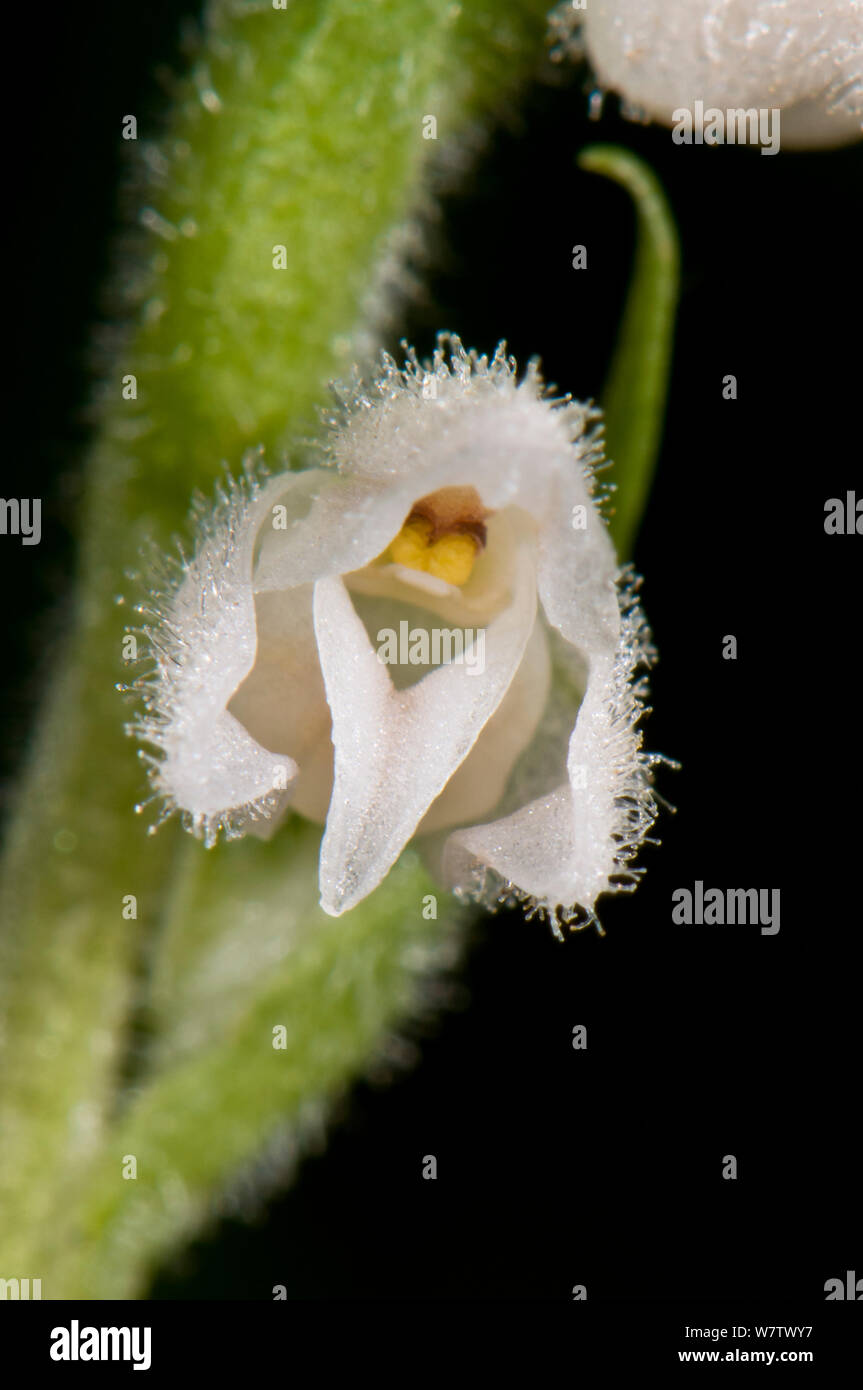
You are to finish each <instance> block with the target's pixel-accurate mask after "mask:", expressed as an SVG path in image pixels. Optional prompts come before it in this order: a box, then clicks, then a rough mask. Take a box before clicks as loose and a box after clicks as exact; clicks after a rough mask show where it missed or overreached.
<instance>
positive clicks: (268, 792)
mask: <svg viewBox="0 0 863 1390" xmlns="http://www.w3.org/2000/svg"><path fill="white" fill-rule="evenodd" d="M280 486H281V488H282V489H283V488H284V484H283V483H282V484H280ZM271 487H272V485H269V486H268V487H267V488H265V489H264V490H263V491H262V492H261V491H259V490H258V489H257V488H254V487H253V488H252V490H251V496H249V494H248V492H247V490H246V489H245V488H242V487H240V488H235V489H234V490H233V492H232V493H231V495H230V496H227V497H223V498H222V500H221V502H220V505H219V506H218V508H217V509H216V512H215V514H214V516H213V517H212V519H211V521H210V522H209V524H208V526H207V528H206V529H205V532H204V535H203V538H202V540H201V542H200V543H199V545H198V549H197V551H196V553H195V556H194V558H193V559H192V560H191V561H190V562H189V563H188V565H187V566H186V569H185V573H184V575H183V578H182V580H181V582H180V584H179V586H178V587H177V589H176V590H175V592H174V593H173V595H172V596H171V597H170V598H169V600H168V603H167V606H166V609H165V611H164V612H163V613H162V615H161V626H160V628H159V629H158V632H151V633H150V636H151V639H152V646H153V652H154V656H155V660H156V670H155V672H154V673H153V675H152V676H151V677H150V678H149V680H148V681H147V682H146V683H145V687H144V696H145V703H146V705H147V717H146V718H145V719H144V720H143V721H142V722H141V723H140V725H139V726H138V732H139V734H140V736H141V737H142V738H143V739H144V740H145V741H147V742H149V743H151V744H152V745H154V746H155V747H156V748H157V749H159V751H160V753H161V758H160V760H159V761H158V762H156V763H155V765H154V771H153V781H154V785H155V786H156V788H157V790H158V791H159V792H160V793H161V794H162V796H163V797H164V798H165V801H166V803H167V805H168V807H170V808H176V809H179V810H180V811H181V812H182V813H183V815H184V817H185V819H186V821H187V823H188V825H189V827H190V828H191V829H192V830H193V831H194V832H195V834H197V835H200V836H201V837H202V838H203V839H204V840H205V841H206V843H208V844H211V843H212V842H213V841H214V840H215V838H216V836H217V834H218V831H219V830H220V829H223V830H225V831H226V832H227V833H228V834H229V835H233V834H239V833H242V832H243V831H245V830H248V829H251V828H258V827H260V826H263V825H267V826H268V828H270V829H272V828H273V826H274V824H275V821H274V820H273V817H275V816H276V815H277V814H278V813H279V812H280V811H281V810H282V809H283V808H284V805H285V803H286V800H287V791H286V784H287V785H289V784H290V782H291V780H292V779H293V778H294V777H295V776H296V773H297V767H296V763H295V762H294V761H293V759H292V758H291V757H290V756H289V755H288V753H287V750H269V749H266V748H264V747H262V746H261V745H260V744H259V743H258V741H257V740H256V739H255V738H253V737H252V736H251V735H250V734H249V733H248V731H247V730H246V729H245V728H244V727H243V725H242V724H241V723H239V722H238V720H237V719H235V718H234V717H233V716H232V715H231V714H229V713H228V712H227V704H228V701H229V700H230V698H231V696H232V695H233V693H234V691H235V690H236V689H237V687H238V686H239V685H240V684H241V682H242V681H243V679H244V678H245V676H246V675H247V674H248V672H249V671H250V670H251V667H252V664H253V662H254V659H255V648H256V633H255V608H254V597H253V593H252V559H253V549H254V540H255V534H256V531H257V528H258V525H259V524H260V521H261V518H262V517H263V516H264V515H266V512H267V508H268V505H269V501H270V497H271ZM274 752H275V753H276V754H277V756H274Z"/></svg>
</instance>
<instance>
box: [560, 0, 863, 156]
mask: <svg viewBox="0 0 863 1390" xmlns="http://www.w3.org/2000/svg"><path fill="white" fill-rule="evenodd" d="M556 18H557V24H556V28H557V29H560V26H561V25H563V26H566V25H567V24H568V23H576V22H577V21H578V20H579V19H580V20H581V21H582V24H583V31H582V32H583V37H584V42H585V45H586V48H587V54H588V57H589V59H590V62H591V64H592V66H593V68H594V70H595V72H596V74H597V77H598V79H599V81H600V83H601V84H602V85H603V86H604V87H607V88H610V89H611V90H613V91H616V92H620V93H621V94H622V95H623V96H624V97H626V98H627V99H628V101H629V102H630V103H631V104H632V105H633V106H635V107H639V108H641V109H643V110H644V111H645V112H646V113H647V115H649V116H651V117H652V118H653V119H654V120H657V121H661V122H663V123H665V124H666V125H670V124H671V123H672V121H673V119H674V118H673V115H672V113H673V112H674V111H675V110H677V109H678V108H681V107H688V108H690V109H691V108H692V106H693V103H694V102H695V101H702V102H703V103H704V105H705V107H711V106H712V107H718V108H720V109H721V110H727V109H729V108H732V109H737V108H739V107H743V108H752V107H754V108H756V109H759V108H770V107H779V108H781V110H782V126H781V131H782V136H781V138H782V143H783V144H785V145H787V146H789V147H791V146H793V145H800V146H806V145H830V144H842V143H843V142H845V141H847V140H852V139H855V138H859V136H860V134H861V129H863V0H821V3H818V4H814V3H811V0H590V3H589V5H588V6H587V8H586V9H585V10H584V11H583V12H581V11H574V10H573V9H572V8H571V7H570V6H568V5H567V6H565V7H561V9H560V10H558V11H557V12H556Z"/></svg>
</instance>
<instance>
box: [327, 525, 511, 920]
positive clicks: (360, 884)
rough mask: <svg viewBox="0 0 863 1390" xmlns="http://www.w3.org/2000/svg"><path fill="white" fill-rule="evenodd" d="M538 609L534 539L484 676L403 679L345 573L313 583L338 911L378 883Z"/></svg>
mask: <svg viewBox="0 0 863 1390" xmlns="http://www.w3.org/2000/svg"><path fill="white" fill-rule="evenodd" d="M535 616H536V588H535V577H534V568H533V558H532V554H531V548H530V547H529V546H527V545H522V546H520V547H519V548H518V550H517V552H516V554H515V555H514V556H513V599H512V603H511V605H510V606H509V607H508V608H506V609H505V610H504V611H503V613H501V615H500V616H499V617H498V618H496V619H495V620H494V622H493V623H491V625H490V626H489V628H488V629H487V630H486V665H485V671H484V673H483V674H482V675H474V674H471V673H470V670H469V668H468V667H467V666H466V665H457V664H451V665H446V666H442V667H440V668H439V669H438V670H436V671H434V672H432V673H431V674H429V675H427V676H425V677H424V678H423V679H422V680H420V681H419V682H418V683H417V684H416V685H413V686H410V687H409V688H408V689H406V690H401V691H399V690H396V689H395V687H394V686H393V684H392V681H391V679H390V676H389V673H388V671H387V669H386V667H385V666H384V665H383V664H382V663H381V662H380V661H379V660H378V658H377V655H376V653H375V651H374V649H373V648H372V646H371V643H370V642H369V639H368V635H367V633H366V630H365V628H364V626H363V624H362V622H361V621H360V619H359V617H358V616H357V614H356V611H355V609H354V607H353V604H352V603H351V599H350V595H349V593H348V591H347V589H346V588H345V586H344V583H343V582H342V581H341V580H340V579H337V578H334V579H329V580H322V581H321V582H320V583H319V584H318V585H316V588H315V629H316V631H317V634H318V648H319V652H320V657H321V667H322V669H323V673H324V680H325V682H326V687H327V698H328V700H329V703H330V709H331V711H332V717H333V743H334V746H335V750H336V755H335V783H334V786H333V797H332V802H331V805H330V813H329V817H328V819H327V829H326V834H325V836H324V842H323V845H322V847H321V866H320V880H321V903H322V906H323V907H324V909H325V911H327V912H329V913H331V914H332V915H333V916H339V915H340V914H341V913H342V912H345V911H347V909H348V908H350V907H352V906H354V904H355V903H357V902H359V901H360V900H361V899H362V898H363V897H365V896H366V894H367V893H369V892H371V890H372V889H373V888H374V887H376V885H377V884H378V883H379V882H380V880H381V879H382V878H383V876H384V875H385V874H386V873H387V872H388V870H389V869H390V868H391V867H392V865H393V864H394V863H395V860H396V859H397V857H398V855H399V854H400V853H401V851H402V849H403V848H404V846H405V845H406V843H407V841H408V840H409V839H410V837H411V836H412V835H413V833H414V831H415V830H416V827H417V825H418V824H419V822H420V821H421V820H422V818H423V816H424V815H425V813H426V811H427V810H428V808H429V806H430V805H431V803H432V801H433V800H434V799H435V797H437V796H438V795H439V794H440V792H441V791H442V790H443V788H444V786H445V785H446V783H447V782H448V781H449V779H450V777H451V776H452V774H453V773H454V772H455V770H456V768H457V767H458V766H459V764H460V763H461V762H462V761H463V760H464V758H465V757H466V756H467V754H468V753H469V752H470V749H471V748H472V747H473V745H474V743H475V742H476V740H477V737H478V735H479V733H480V731H481V730H482V728H483V726H484V725H485V724H486V722H487V720H488V719H489V718H490V717H491V715H492V714H493V713H494V711H495V710H496V708H497V707H498V705H499V704H500V702H501V700H502V699H503V696H504V695H505V693H506V690H507V688H508V687H509V684H510V682H511V681H512V678H513V676H514V674H515V672H516V670H517V669H518V666H519V664H520V662H521V659H522V656H523V654H524V649H525V646H526V644H527V641H528V638H529V636H530V632H531V628H532V626H533V623H534V620H535Z"/></svg>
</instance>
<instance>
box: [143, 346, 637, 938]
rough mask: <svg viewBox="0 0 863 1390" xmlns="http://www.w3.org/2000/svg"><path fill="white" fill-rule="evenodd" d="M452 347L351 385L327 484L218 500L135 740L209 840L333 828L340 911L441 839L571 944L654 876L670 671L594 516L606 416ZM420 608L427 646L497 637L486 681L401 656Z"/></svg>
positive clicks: (158, 653)
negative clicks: (291, 814)
mask: <svg viewBox="0 0 863 1390" xmlns="http://www.w3.org/2000/svg"><path fill="white" fill-rule="evenodd" d="M440 341H441V343H443V342H444V341H447V340H446V338H445V335H442V336H441V340H440ZM448 341H449V342H450V355H449V356H447V354H446V353H445V350H444V347H443V346H439V347H438V349H437V351H436V353H435V355H434V359H433V361H432V362H431V363H427V364H425V365H421V364H420V363H418V362H417V360H416V357H415V356H414V354H413V352H410V353H409V354H408V357H407V362H406V365H405V367H404V368H403V369H399V368H398V367H397V366H396V364H395V362H394V361H393V360H392V359H391V358H388V357H386V356H384V359H383V366H382V368H381V370H380V371H379V373H378V375H377V376H376V378H375V380H374V381H373V383H372V384H371V385H370V386H366V387H363V386H361V385H357V386H356V387H355V388H354V389H352V390H351V391H349V392H346V393H343V395H342V396H341V398H340V407H339V410H338V412H337V413H336V415H335V416H333V417H332V418H331V419H330V420H329V422H328V423H329V427H330V428H329V436H328V439H327V442H326V444H325V445H324V450H325V455H326V460H327V463H328V464H329V465H330V466H327V467H323V468H309V469H307V470H306V471H301V472H289V473H285V474H282V475H281V476H279V477H273V478H270V479H268V480H266V481H265V482H264V483H263V484H254V483H253V484H252V485H251V487H239V488H235V489H234V490H233V492H232V494H231V495H230V496H225V497H223V498H222V501H221V504H220V506H219V507H218V508H217V511H216V514H215V516H214V517H213V518H212V519H211V520H210V521H209V523H208V524H207V525H206V526H205V527H204V530H203V535H202V538H201V540H200V542H199V545H198V548H197V552H196V554H195V556H194V558H193V559H192V560H191V561H190V562H189V563H188V564H187V565H186V567H185V571H184V573H183V576H182V578H181V580H180V582H179V585H178V587H177V588H176V589H175V591H174V593H173V595H172V596H170V597H169V598H168V600H167V603H166V605H165V608H164V612H163V621H162V623H161V625H160V627H159V628H158V629H157V630H155V631H154V632H153V634H152V635H153V639H154V647H153V651H154V656H155V669H154V672H153V674H152V676H151V677H150V678H149V680H148V681H147V683H146V701H147V706H148V713H147V714H146V716H145V717H144V718H143V720H142V721H141V722H140V723H139V725H138V726H137V732H138V734H139V736H142V737H143V738H144V739H146V740H148V741H149V742H150V743H151V744H152V745H154V746H155V747H156V749H157V750H158V756H157V757H155V758H154V757H152V756H150V755H147V756H148V757H149V760H150V762H151V775H152V778H153V782H154V785H155V789H156V791H157V793H158V794H159V795H160V796H161V797H162V798H164V800H165V802H166V804H167V808H168V810H171V809H179V810H180V811H181V812H182V813H183V817H184V821H185V823H186V825H187V827H188V828H189V829H191V830H192V831H194V833H195V834H197V835H198V836H200V837H201V838H203V840H204V841H205V843H207V844H208V845H209V844H212V843H213V842H214V841H215V839H216V838H217V836H218V834H219V832H220V831H223V832H225V833H226V834H227V835H228V836H229V837H230V836H233V835H237V834H242V833H244V832H245V831H249V830H251V831H253V832H255V833H258V834H269V833H271V832H272V830H273V829H274V828H275V827H276V825H277V824H278V823H279V821H280V819H281V818H282V817H283V815H284V813H285V811H286V810H287V808H288V807H289V806H290V807H292V808H293V809H294V810H296V811H298V812H300V813H301V814H302V815H304V816H307V817H310V818H312V819H314V820H317V821H319V822H320V823H322V824H323V823H325V825H326V829H325V832H324V835H323V841H322V846H321V854H320V894H321V903H322V906H323V907H324V909H325V910H326V911H327V912H328V913H330V914H332V915H335V916H337V915H339V914H341V913H342V912H345V911H347V910H348V909H349V908H351V907H353V906H354V905H355V904H356V903H358V902H360V901H361V900H362V899H363V898H364V897H365V896H366V895H367V894H368V893H370V892H371V891H372V890H373V889H374V888H375V887H376V886H377V885H378V884H379V883H380V882H381V880H382V879H383V878H384V876H385V875H386V874H387V872H388V871H389V869H390V868H391V867H392V865H393V864H394V862H395V861H396V859H397V858H398V856H399V855H400V853H401V852H402V850H403V849H404V848H405V846H406V845H407V843H408V842H409V841H411V840H412V839H413V838H414V837H421V838H422V840H423V843H424V844H425V845H426V846H427V847H428V849H429V853H430V854H433V855H434V858H435V862H436V866H437V868H438V870H439V872H440V874H441V875H442V876H443V878H444V880H445V882H446V884H447V886H449V887H450V888H452V889H453V890H454V891H455V892H456V893H458V894H459V895H460V896H462V897H464V898H470V899H481V900H483V901H485V902H486V903H487V904H489V905H490V906H493V905H495V904H496V903H499V902H505V901H513V900H518V901H521V902H523V903H525V904H526V905H528V907H529V908H530V909H531V910H532V911H534V912H539V913H540V914H542V915H547V916H548V917H550V919H551V921H552V923H553V925H554V928H555V930H556V931H557V932H558V933H559V931H560V923H562V922H563V923H569V924H570V925H574V924H576V923H578V924H582V923H583V922H585V921H588V920H590V921H595V920H596V918H595V914H594V907H595V904H596V900H597V898H598V897H599V895H600V894H601V893H608V892H616V891H620V890H621V889H625V888H632V887H634V886H635V884H636V882H637V876H638V874H639V873H640V870H638V869H636V868H633V867H632V864H631V861H632V859H633V857H634V855H635V853H636V851H637V850H638V847H639V846H640V844H641V843H642V841H643V840H644V837H645V835H646V832H647V830H648V828H649V827H650V825H651V824H652V822H653V820H654V818H655V813H656V808H655V799H654V795H653V793H652V791H651V786H650V783H651V766H652V763H653V761H654V759H653V758H652V757H651V756H650V755H648V754H645V753H643V752H642V751H641V738H642V736H641V733H640V731H639V730H638V728H637V727H636V726H637V721H638V719H639V717H640V715H641V713H642V712H643V697H644V694H645V686H644V682H645V677H644V676H643V675H642V676H640V677H636V676H635V675H634V673H635V672H636V670H637V668H638V667H640V666H643V665H647V664H648V662H649V660H650V659H651V655H652V653H651V648H650V645H649V638H648V634H647V631H646V627H645V624H644V620H643V616H642V614H641V612H640V609H639V608H638V605H637V603H636V601H635V598H634V594H633V589H634V585H633V583H632V582H631V581H629V582H627V580H626V578H625V577H624V578H622V577H621V574H620V573H619V572H618V569H617V565H616V561H615V555H614V550H613V547H612V544H611V541H610V539H609V535H608V531H607V528H606V524H605V521H604V519H603V518H602V516H601V515H600V512H599V511H598V509H597V506H596V501H595V498H594V471H595V464H596V462H597V460H598V459H599V457H600V455H601V443H600V440H599V437H598V436H599V430H598V427H597V426H596V423H595V422H596V420H597V419H598V412H597V411H595V410H593V409H591V408H590V407H587V406H582V405H578V404H575V403H572V402H570V401H569V400H568V399H566V400H556V401H555V400H551V399H549V398H548V397H547V395H546V393H545V391H544V388H543V385H542V382H541V379H540V377H539V373H538V370H537V367H536V365H535V364H531V365H530V367H529V368H528V370H527V372H526V373H525V375H524V377H523V379H522V380H521V381H520V382H519V381H518V380H517V378H516V375H515V363H514V362H513V361H512V359H508V358H507V357H506V355H505V351H504V345H503V344H501V346H500V347H499V348H498V350H497V352H496V354H495V356H494V358H493V359H492V361H491V362H489V361H488V359H487V358H485V357H478V356H477V355H476V353H473V352H472V353H467V352H465V350H464V349H463V348H462V346H461V343H460V342H459V341H458V339H455V338H453V339H450V340H448ZM406 615H410V617H411V621H412V622H413V623H414V624H417V623H418V624H419V626H418V627H417V626H414V627H412V628H410V635H411V640H412V641H415V640H418V639H417V634H419V636H420V637H421V636H422V634H423V632H426V633H427V632H430V631H433V630H434V625H435V624H446V625H447V630H448V631H451V630H462V629H466V630H468V631H470V632H472V633H473V634H474V638H473V644H472V646H471V648H470V650H471V651H473V652H474V653H475V651H476V644H477V642H478V640H479V637H480V634H481V637H482V644H483V649H484V650H483V655H484V662H483V664H482V665H481V666H480V665H479V663H476V662H474V663H472V664H471V663H470V662H469V661H468V660H467V656H468V652H467V651H466V652H465V659H464V660H462V661H459V660H450V661H446V660H444V661H443V662H441V664H439V665H437V666H433V667H429V668H427V669H425V670H422V669H420V668H417V667H416V666H412V665H410V664H409V663H408V664H407V665H405V663H404V662H403V663H402V665H401V666H390V665H387V664H385V663H384V662H383V661H382V660H381V659H380V651H379V648H380V642H379V640H378V639H379V638H380V635H381V632H382V631H391V630H394V631H396V632H398V631H399V626H400V623H404V622H405V620H406ZM403 631H404V629H403ZM418 645H419V646H420V647H422V646H423V643H422V642H421V641H418ZM412 660H413V656H412V657H411V661H412Z"/></svg>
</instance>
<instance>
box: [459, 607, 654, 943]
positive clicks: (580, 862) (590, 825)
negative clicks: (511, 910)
mask: <svg viewBox="0 0 863 1390" xmlns="http://www.w3.org/2000/svg"><path fill="white" fill-rule="evenodd" d="M621 603H622V616H623V621H622V624H621V630H620V637H619V641H618V645H617V648H616V651H615V652H614V654H613V655H612V657H611V658H609V656H608V654H607V653H604V652H600V653H599V654H598V655H597V656H596V657H595V658H594V660H593V663H592V666H591V671H590V677H589V680H588V688H587V693H586V695H585V698H584V701H583V703H582V706H581V709H580V711H579V714H578V719H577V721H576V726H575V730H574V732H573V735H572V739H571V741H570V751H569V758H568V772H569V782H568V783H565V784H563V785H562V786H559V787H558V788H557V789H556V790H555V791H554V792H552V793H551V794H550V795H545V796H543V797H540V798H538V799H536V800H534V801H532V802H530V803H528V804H527V805H526V806H522V807H521V808H520V809H519V810H518V811H515V812H513V813H512V814H511V815H509V816H506V817H504V818H503V819H501V820H499V821H495V822H493V823H491V824H488V825H479V826H473V827H471V828H470V829H468V830H462V831H457V832H455V833H454V834H453V835H452V836H450V838H449V840H448V841H447V844H446V846H445V850H444V861H443V862H444V873H445V875H446V876H447V879H448V881H449V882H450V885H451V886H452V887H454V888H455V889H456V890H457V891H458V892H460V893H461V894H462V895H464V896H473V897H480V898H484V899H485V900H487V901H494V900H495V899H497V900H499V901H504V900H507V899H509V898H516V899H519V900H521V901H529V902H530V904H531V906H532V907H533V908H534V909H539V910H541V911H542V912H544V913H547V914H548V915H549V916H550V917H551V919H552V921H553V922H558V921H564V922H568V921H573V920H575V919H576V918H577V916H578V914H579V910H581V912H582V913H584V914H586V915H587V917H588V919H589V920H592V919H593V918H594V908H595V904H596V900H597V898H598V897H599V895H600V894H601V893H603V892H608V891H619V890H620V888H622V887H626V886H631V885H632V884H633V883H634V882H635V875H636V874H637V871H636V870H633V869H631V868H630V861H631V860H632V858H633V856H634V854H635V852H636V851H637V849H638V847H639V846H640V844H641V843H642V841H643V839H644V836H645V834H646V833H647V830H648V829H649V828H650V826H651V825H652V823H653V820H654V819H655V815H656V808H655V802H654V798H653V795H652V793H651V790H650V775H649V769H650V763H651V759H650V758H649V757H648V756H647V755H645V754H643V753H641V751H640V749H641V733H640V731H639V730H638V728H637V723H638V720H639V718H640V716H641V714H642V712H643V703H642V702H643V696H644V693H645V691H644V688H643V686H642V685H640V684H639V683H638V682H634V681H633V676H634V673H635V671H636V669H637V667H638V666H640V665H646V664H647V663H648V662H649V660H650V658H651V649H650V647H649V645H648V639H647V633H646V628H645V626H644V622H643V617H642V615H641V612H640V609H638V607H637V605H636V604H635V603H634V601H633V598H632V594H631V591H630V590H627V589H624V590H623V592H622V594H621ZM627 880H628V883H627Z"/></svg>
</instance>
